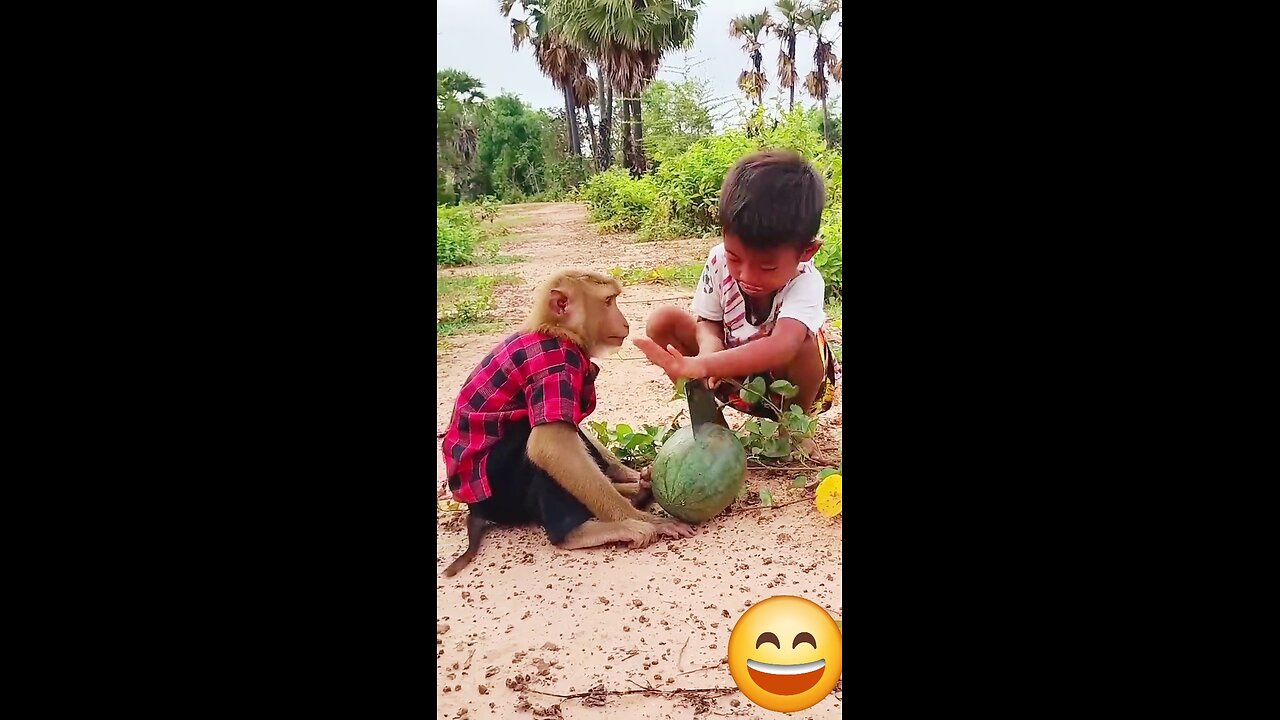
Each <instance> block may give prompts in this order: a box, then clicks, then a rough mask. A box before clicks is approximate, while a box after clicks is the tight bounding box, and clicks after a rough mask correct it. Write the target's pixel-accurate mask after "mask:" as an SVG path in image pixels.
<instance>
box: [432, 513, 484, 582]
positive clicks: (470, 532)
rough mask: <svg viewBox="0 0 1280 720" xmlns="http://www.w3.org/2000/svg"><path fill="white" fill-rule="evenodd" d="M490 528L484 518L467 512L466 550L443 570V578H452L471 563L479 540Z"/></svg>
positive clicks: (478, 546)
mask: <svg viewBox="0 0 1280 720" xmlns="http://www.w3.org/2000/svg"><path fill="white" fill-rule="evenodd" d="M491 527H493V526H492V525H490V524H489V522H488V521H487V520H485V519H484V518H482V517H480V516H479V515H476V514H475V513H474V512H470V511H468V512H467V550H466V552H464V553H462V554H461V555H459V556H458V559H457V560H454V561H453V562H451V563H449V567H447V568H445V569H444V576H445V577H453V576H454V575H456V574H457V573H458V571H459V570H461V569H462V568H464V567H466V566H467V564H468V563H470V562H471V560H472V559H473V558H474V557H475V556H476V553H477V552H479V551H480V540H481V538H483V537H484V534H485V533H487V532H489V528H491Z"/></svg>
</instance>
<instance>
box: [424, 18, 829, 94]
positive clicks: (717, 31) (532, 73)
mask: <svg viewBox="0 0 1280 720" xmlns="http://www.w3.org/2000/svg"><path fill="white" fill-rule="evenodd" d="M498 5H499V0H438V1H437V3H436V20H437V21H438V23H437V25H436V40H437V46H436V48H437V49H436V69H438V70H443V69H444V68H454V69H457V70H462V71H463V72H466V73H468V74H470V75H472V76H474V77H477V78H479V79H480V81H481V82H482V83H484V86H485V87H484V91H485V93H486V94H487V95H489V96H490V97H492V96H494V95H498V94H500V93H502V92H511V93H515V94H516V95H519V96H520V97H521V98H523V99H524V100H525V101H526V102H528V103H529V104H530V105H532V106H533V107H535V108H554V107H563V106H564V96H563V95H562V94H561V93H560V92H559V91H558V90H556V89H555V88H554V87H552V85H551V81H550V80H549V79H548V78H547V77H546V76H544V75H542V74H541V73H540V72H538V67H537V65H535V64H534V61H533V52H532V51H531V50H530V49H529V45H528V44H525V45H524V46H523V47H521V49H520V50H519V51H513V50H512V49H511V24H510V23H511V21H510V19H508V18H504V17H503V16H502V13H501V11H500V10H499V9H498ZM766 6H767V7H769V8H770V9H771V10H772V9H773V8H772V1H771V0H706V2H704V3H703V5H702V7H701V8H699V14H698V24H697V28H696V30H695V31H694V41H693V47H692V48H691V49H690V50H688V51H684V52H674V53H669V54H668V55H667V56H665V57H664V58H663V62H662V66H661V67H660V68H659V70H658V79H660V80H674V81H679V80H681V79H682V77H683V76H684V74H685V73H687V74H688V76H690V77H694V78H697V79H700V80H704V81H708V82H709V83H710V85H711V95H712V97H713V98H714V99H715V100H716V101H720V107H719V109H718V110H719V114H721V115H724V114H730V115H732V114H734V110H735V107H736V104H737V103H738V102H740V103H741V104H742V107H744V108H745V107H746V106H747V99H746V96H745V95H743V94H742V91H741V90H739V89H738V86H737V82H738V74H739V73H740V72H742V71H743V70H746V69H747V68H748V67H749V66H750V64H751V60H750V59H749V58H748V57H747V54H746V52H744V51H743V50H742V41H741V40H739V39H737V38H732V37H730V36H729V21H730V20H732V19H733V18H734V17H736V16H738V15H745V14H748V13H755V12H759V11H760V10H763V9H764V8H765V7H766ZM522 10H523V8H522V6H520V5H518V4H517V5H516V7H515V9H513V10H512V13H511V15H512V17H524V14H523V12H522ZM773 15H774V16H775V17H777V13H776V11H775V12H774V13H773ZM842 19H843V18H842V16H841V14H836V16H835V19H834V20H832V21H831V22H829V23H828V24H827V25H826V26H825V27H824V30H826V32H829V33H831V34H832V35H833V37H835V38H840V37H841V32H842V29H841V28H840V26H839V25H838V24H837V23H839V22H840V21H841V20H842ZM825 34H826V33H824V35H825ZM779 45H780V41H779V40H778V39H777V38H776V37H773V36H772V35H770V36H768V37H767V39H766V40H765V46H764V50H763V52H762V54H763V55H764V64H763V68H764V72H765V73H766V74H767V75H768V76H769V86H768V88H767V89H766V90H765V104H766V105H772V104H773V102H772V98H773V97H774V96H776V95H777V94H778V93H779V92H780V90H781V88H779V87H778V75H777V73H778V69H777V63H776V60H777V57H778V48H779ZM813 48H814V39H813V37H812V36H808V35H803V34H802V35H800V36H799V37H798V38H797V39H796V70H797V72H798V73H799V76H800V78H801V81H800V82H803V78H804V76H805V75H806V74H807V73H809V71H811V70H813ZM832 50H833V51H834V52H835V53H836V54H837V55H838V56H840V58H841V59H842V60H843V59H844V55H843V54H842V49H841V46H840V40H839V39H837V40H836V42H835V45H834V46H833V47H832ZM593 72H594V66H593ZM829 82H831V87H832V96H831V97H829V98H828V99H827V103H828V105H829V106H831V107H834V108H839V107H841V102H840V95H841V94H842V90H843V86H842V85H841V84H840V83H836V82H834V81H830V80H829ZM782 97H783V105H784V106H785V105H786V98H787V95H786V94H783V96H782ZM802 101H803V102H805V103H806V104H812V103H816V102H817V101H816V100H814V99H813V98H810V97H809V96H808V94H807V93H805V92H804V89H803V88H802V87H800V86H799V85H797V87H796V103H797V104H799V103H800V102H802ZM713 104H715V103H713ZM713 114H715V113H713Z"/></svg>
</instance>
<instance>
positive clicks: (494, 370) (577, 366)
mask: <svg viewBox="0 0 1280 720" xmlns="http://www.w3.org/2000/svg"><path fill="white" fill-rule="evenodd" d="M599 372H600V368H599V367H597V366H596V364H595V363H593V362H591V359H590V358H589V357H587V354H586V353H585V352H583V351H582V349H581V348H579V347H578V346H577V345H575V344H573V343H571V342H569V341H568V340H562V339H560V338H557V337H553V336H550V335H544V334H542V333H517V334H515V335H512V336H511V337H508V338H507V339H505V340H503V341H502V342H500V343H498V346H497V347H496V348H494V349H493V351H492V352H490V353H489V354H488V355H486V356H485V358H484V360H481V361H480V366H479V367H477V368H476V369H475V370H473V371H472V372H471V376H470V377H468V378H467V382H466V384H465V385H463V386H462V392H461V393H459V394H458V400H457V402H456V403H454V406H453V419H452V420H450V421H449V432H447V433H446V434H445V436H444V443H443V444H441V446H440V451H441V452H442V453H444V467H445V471H446V472H447V474H448V477H449V490H450V491H452V493H453V497H454V499H455V500H457V501H459V502H465V503H474V502H479V501H481V500H485V499H487V498H488V497H489V496H490V495H492V494H493V492H492V491H491V490H490V488H489V475H488V472H487V470H486V465H487V461H488V456H489V449H490V448H492V447H493V445H494V444H495V443H497V442H498V438H500V437H501V436H502V432H503V430H504V429H505V427H506V426H507V425H510V424H512V423H517V422H525V423H529V424H530V425H531V426H533V427H537V426H538V425H544V424H546V423H553V422H567V423H570V424H571V425H573V426H574V427H575V428H576V427H578V424H579V423H581V422H582V420H583V419H584V418H586V417H587V416H588V415H590V414H591V411H592V410H595V409H596V386H595V379H596V375H597V374H598V373H599Z"/></svg>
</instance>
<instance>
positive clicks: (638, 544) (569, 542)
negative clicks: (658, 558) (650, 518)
mask: <svg viewBox="0 0 1280 720" xmlns="http://www.w3.org/2000/svg"><path fill="white" fill-rule="evenodd" d="M657 538H658V526H657V525H655V524H654V523H651V522H646V521H644V520H614V521H608V522H606V521H601V520H588V521H586V522H585V523H583V524H581V525H579V526H578V528H577V529H576V530H574V531H573V532H571V533H569V536H568V537H566V538H565V539H564V542H562V543H560V547H562V548H564V549H565V550H578V549H580V548H589V547H596V546H598V545H608V544H609V543H615V542H622V543H627V544H629V545H630V546H631V547H632V548H633V549H634V548H642V547H644V546H646V545H649V544H650V543H652V542H653V541H654V540H656V539H657Z"/></svg>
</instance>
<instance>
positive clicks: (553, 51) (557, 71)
mask: <svg viewBox="0 0 1280 720" xmlns="http://www.w3.org/2000/svg"><path fill="white" fill-rule="evenodd" d="M516 1H517V0H500V2H499V8H500V9H501V11H502V15H503V16H504V17H510V16H511V9H512V8H513V7H514V6H515V4H516ZM520 4H521V5H523V6H524V11H525V13H526V15H527V17H526V18H525V19H523V20H521V19H519V18H512V20H511V46H512V49H514V50H519V49H520V46H521V45H522V44H524V42H525V41H526V40H528V41H529V44H530V46H532V48H533V58H534V61H535V62H537V63H538V70H540V71H541V72H542V74H543V75H546V76H547V77H549V78H551V84H552V85H554V86H556V87H557V88H558V89H559V90H560V91H561V92H562V93H564V113H565V118H566V122H565V125H567V126H568V140H569V152H570V153H571V154H574V155H581V154H582V140H581V138H580V137H579V136H578V123H577V117H578V115H577V108H578V106H579V105H580V104H582V105H583V107H584V109H585V110H586V113H587V125H588V127H592V122H591V109H590V107H589V105H585V104H583V103H584V102H585V103H589V102H590V98H591V95H592V94H594V93H595V81H594V80H592V79H591V76H590V75H588V74H587V63H586V60H585V59H584V58H583V55H582V51H581V49H579V48H578V47H576V46H575V45H573V44H571V43H569V42H566V41H565V39H564V38H563V37H561V36H560V35H559V34H558V33H556V32H555V31H554V29H553V28H552V27H551V26H550V24H549V23H548V21H547V20H548V19H547V13H546V8H545V7H544V4H545V0H520ZM530 21H532V24H530ZM584 97H585V98H586V100H585V101H584V100H583V98H584ZM592 132H593V133H594V132H595V131H594V130H592ZM593 144H594V137H593Z"/></svg>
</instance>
